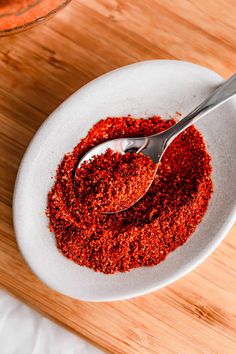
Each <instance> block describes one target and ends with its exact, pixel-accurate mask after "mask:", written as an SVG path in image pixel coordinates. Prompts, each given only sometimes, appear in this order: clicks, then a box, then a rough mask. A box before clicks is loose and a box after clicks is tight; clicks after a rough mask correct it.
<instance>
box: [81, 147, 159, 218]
mask: <svg viewBox="0 0 236 354" xmlns="http://www.w3.org/2000/svg"><path fill="white" fill-rule="evenodd" d="M155 170H156V165H155V163H154V162H153V161H152V160H151V159H150V158H149V157H148V156H145V155H143V154H141V153H139V154H136V153H126V154H124V155H122V154H120V153H118V152H114V151H112V150H111V149H108V150H107V151H106V152H105V154H102V155H98V156H95V157H94V158H93V159H92V161H86V162H84V163H83V164H82V165H81V167H80V168H79V169H78V171H77V173H76V177H75V192H76V196H77V197H78V198H80V200H81V201H82V199H83V202H84V203H85V204H86V207H87V208H89V211H91V212H94V211H99V212H103V213H104V212H118V211H120V210H123V209H126V208H128V207H130V206H131V205H133V204H134V203H135V202H136V201H137V200H138V199H139V198H141V197H142V195H143V194H145V192H146V190H147V188H148V186H149V185H150V183H151V181H152V179H153V176H154V174H155Z"/></svg>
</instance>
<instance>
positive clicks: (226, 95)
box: [77, 74, 236, 214]
mask: <svg viewBox="0 0 236 354" xmlns="http://www.w3.org/2000/svg"><path fill="white" fill-rule="evenodd" d="M235 94H236V74H234V75H233V76H231V77H230V78H229V79H228V80H227V81H225V82H223V83H222V84H221V85H220V86H218V87H217V88H216V90H215V91H214V92H213V94H212V95H211V96H209V97H208V98H207V99H205V100H204V101H203V102H202V103H201V104H200V105H199V106H197V107H196V108H195V109H194V110H193V111H192V112H190V113H189V114H188V115H186V116H185V117H184V118H182V119H181V120H180V121H179V122H178V123H176V124H175V125H173V126H172V127H171V128H169V129H167V130H166V131H164V132H163V133H159V134H154V135H150V136H147V137H138V138H120V139H113V140H109V141H106V142H104V143H102V144H99V145H97V146H95V147H94V148H92V149H91V150H90V151H88V152H87V153H86V154H85V155H84V156H83V158H82V159H81V160H80V161H79V163H78V166H77V168H79V167H80V166H81V164H82V163H83V162H85V161H88V160H90V159H91V158H92V157H93V156H94V155H101V154H103V153H105V151H106V150H107V149H108V148H110V149H112V150H113V151H117V152H119V153H121V154H125V153H127V152H136V153H139V152H142V153H143V154H145V155H147V156H149V157H150V158H151V159H152V160H153V161H154V162H155V163H156V166H157V168H156V171H155V173H154V175H153V179H154V177H155V175H156V172H157V170H158V163H159V162H160V160H161V158H162V156H163V154H164V152H165V150H166V148H167V147H168V146H169V145H170V144H171V142H172V141H173V140H174V139H175V138H176V137H177V136H178V135H179V134H180V133H182V132H183V131H184V130H185V129H186V128H188V127H189V126H190V125H192V124H193V123H195V122H196V121H197V120H198V119H200V118H202V117H203V116H205V115H206V114H207V113H209V112H210V111H212V110H213V109H215V108H217V107H219V106H220V105H221V104H223V103H224V102H226V101H228V100H229V99H230V98H232V97H233V96H234V95H235ZM153 179H152V181H151V182H150V184H149V186H148V187H147V189H146V192H145V193H144V194H146V193H147V191H148V189H149V188H150V186H151V184H152V182H153ZM144 194H143V195H144ZM143 195H142V196H141V197H140V198H138V199H137V200H136V201H135V203H137V201H138V200H140V199H141V198H142V197H143ZM135 203H133V204H132V205H134V204H135ZM132 205H130V206H129V208H130V207H131V206H132ZM126 209H128V208H126ZM123 210H125V209H123ZM119 211H122V210H119ZM110 214H112V212H110Z"/></svg>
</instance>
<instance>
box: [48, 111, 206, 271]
mask: <svg viewBox="0 0 236 354" xmlns="http://www.w3.org/2000/svg"><path fill="white" fill-rule="evenodd" d="M173 124H175V121H174V120H173V119H170V120H168V121H165V120H162V119H161V117H159V116H155V117H152V118H149V119H136V118H132V117H130V116H128V117H121V118H107V119H105V120H101V121H100V122H98V123H97V124H95V125H94V127H93V128H92V129H91V130H90V131H89V133H88V135H87V136H86V137H85V138H84V139H82V140H81V142H80V143H79V144H78V145H77V146H76V147H75V148H74V150H73V152H71V153H68V154H66V155H65V156H64V159H63V161H62V162H61V163H60V165H59V167H58V170H57V175H56V180H55V184H54V186H53V187H52V189H51V191H50V192H49V195H48V206H47V215H48V217H49V220H50V230H51V231H52V232H53V233H54V235H55V238H56V242H57V247H58V249H59V250H60V252H62V253H63V254H64V255H65V256H66V257H68V258H69V259H72V260H73V261H74V262H76V263H77V264H79V265H81V266H86V267H89V268H92V269H94V270H95V271H99V272H103V273H106V274H112V273H115V272H127V271H130V270H131V269H133V268H138V267H141V266H153V265H156V264H158V263H159V262H161V261H162V260H164V259H165V257H166V256H167V255H168V254H169V253H170V252H172V251H174V250H175V249H176V248H177V247H179V246H181V245H182V244H184V243H185V242H186V241H187V239H188V238H189V237H190V236H191V234H192V233H193V232H194V231H195V229H196V227H197V225H198V224H199V223H200V222H201V220H202V218H203V216H204V214H205V212H206V210H207V206H208V202H209V199H210V197H211V193H212V181H211V177H210V176H211V163H210V156H209V154H208V153H207V151H206V147H205V143H204V140H203V138H202V136H201V134H200V133H199V132H198V130H197V129H196V128H195V127H193V126H192V127H190V128H188V129H187V130H186V131H185V132H183V133H182V134H180V135H179V136H178V137H177V138H176V139H175V140H174V141H173V143H172V144H171V145H170V146H169V147H168V149H167V151H166V152H165V154H164V156H163V158H162V161H161V163H160V165H159V167H158V173H157V175H156V177H155V179H154V182H153V184H152V186H151V188H150V189H149V190H148V192H147V194H146V195H145V196H144V197H142V198H141V199H140V200H139V201H138V202H137V203H136V204H134V205H133V206H132V207H131V208H129V209H127V210H124V211H122V212H119V213H115V214H103V213H102V212H104V211H108V210H109V211H110V210H111V208H113V209H114V208H117V209H116V210H118V209H120V207H122V208H123V207H125V206H129V205H130V204H132V201H135V200H136V199H137V196H138V194H139V193H140V195H142V194H143V190H144V189H145V190H146V187H147V184H148V183H149V182H150V179H152V177H151V176H153V173H154V170H155V165H154V164H153V162H152V161H151V160H150V159H149V158H148V157H146V156H144V155H142V154H132V153H129V154H125V155H120V154H118V153H116V152H113V151H111V150H108V151H107V152H106V153H105V154H103V155H101V156H96V157H95V158H93V160H92V161H90V162H86V163H84V164H83V165H82V168H80V169H79V171H77V173H76V177H75V178H74V176H75V170H76V167H77V164H78V161H79V160H80V159H81V158H82V157H83V155H84V154H85V153H86V152H87V151H88V150H90V149H91V148H92V147H94V146H96V145H98V144H100V143H102V142H104V141H106V140H110V139H114V138H122V137H136V136H147V135H151V134H155V133H158V132H161V131H164V130H166V129H168V128H169V127H170V126H172V125H173ZM114 211H115V209H114Z"/></svg>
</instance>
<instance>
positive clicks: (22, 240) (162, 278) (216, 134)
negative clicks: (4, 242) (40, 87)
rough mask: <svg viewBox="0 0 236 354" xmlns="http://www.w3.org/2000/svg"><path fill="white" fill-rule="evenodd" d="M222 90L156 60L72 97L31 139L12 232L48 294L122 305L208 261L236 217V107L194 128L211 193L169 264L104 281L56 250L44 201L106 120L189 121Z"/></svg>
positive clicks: (194, 68) (200, 71) (214, 79)
mask: <svg viewBox="0 0 236 354" xmlns="http://www.w3.org/2000/svg"><path fill="white" fill-rule="evenodd" d="M221 82H222V78H221V77H220V76H219V75H217V74H216V73H215V72H213V71H211V70H208V69H206V68H203V67H201V66H198V65H194V64H191V63H186V62H180V61H174V60H171V61H170V60H153V61H146V62H141V63H137V64H134V65H129V66H126V67H123V68H121V69H118V70H115V71H112V72H110V73H108V74H106V75H103V76H101V77H99V78H98V79H96V80H94V81H92V82H90V83H89V84H87V85H86V86H84V87H83V88H82V89H80V90H78V91H77V92H75V93H74V94H73V95H72V96H71V97H69V98H68V99H67V100H66V101H65V102H64V103H63V104H62V105H60V107H58V108H57V109H56V110H55V111H54V112H53V113H52V114H51V115H50V117H49V118H48V119H47V120H46V121H45V122H44V123H43V125H42V126H41V128H40V129H39V130H38V132H37V133H36V134H35V136H34V138H33V139H32V141H31V143H30V145H29V147H28V149H27V151H26V153H25V156H24V158H23V160H22V162H21V165H20V168H19V172H18V176H17V180H16V184H15V192H14V201H13V207H14V226H15V232H16V238H17V242H18V245H19V248H20V250H21V252H22V254H23V256H24V258H25V260H26V262H27V263H28V265H29V266H30V268H31V269H32V271H33V272H34V273H35V274H36V275H37V276H38V277H39V278H40V279H41V280H42V281H43V282H45V283H46V284H47V285H48V286H49V287H51V288H53V289H55V290H57V291H59V292H60V293H63V294H66V295H69V296H71V297H73V298H77V299H80V300H88V301H111V300H121V299H128V298H131V297H135V296H138V295H142V294H145V293H148V292H151V291H153V290H157V289H160V288H162V287H164V286H166V285H168V284H170V283H172V282H174V281H175V280H177V279H179V278H180V277H182V276H183V275H185V274H187V273H188V272H190V271H191V270H192V269H194V268H195V267H196V266H197V265H198V264H200V263H201V262H202V261H203V260H204V259H206V258H207V256H209V254H210V253H211V252H212V251H213V250H214V249H215V248H216V247H217V246H218V245H219V243H220V242H221V241H222V240H223V238H224V236H225V235H226V234H227V232H228V231H229V229H230V227H231V226H232V224H233V222H234V219H235V215H236V184H235V172H236V169H235V157H236V139H235V136H236V101H235V100H231V101H230V102H228V103H226V104H225V105H223V106H221V108H219V109H217V110H216V111H214V112H212V113H210V114H208V116H206V117H204V118H203V119H202V120H200V121H199V122H198V123H197V124H196V126H197V128H198V129H199V130H200V131H201V132H202V133H203V135H204V138H205V140H206V142H207V148H208V151H209V152H210V154H211V156H212V165H213V176H212V177H213V183H214V193H213V196H212V199H211V201H210V204H209V208H208V211H207V213H206V215H205V216H204V218H203V221H202V222H201V224H200V225H199V226H198V227H197V230H196V232H195V233H194V234H193V235H192V236H191V237H190V239H189V240H188V241H187V242H186V243H185V244H184V245H183V246H182V247H179V248H178V249H177V250H176V251H175V252H172V253H171V254H170V255H169V256H168V257H167V258H166V260H165V261H163V262H162V263H160V264H159V265H157V266H154V267H146V268H139V269H135V270H132V271H131V272H129V273H118V274H115V275H104V274H102V273H96V272H94V271H93V270H90V269H88V268H85V267H80V266H78V265H77V264H75V263H74V262H72V261H70V260H69V259H67V258H66V257H64V256H63V255H62V254H60V253H59V252H58V250H57V247H56V243H55V239H54V235H53V234H51V233H50V232H49V230H48V219H47V217H46V216H45V208H46V204H47V194H48V191H49V190H50V188H51V186H52V184H53V180H52V179H51V177H52V176H54V175H55V171H56V168H57V165H58V163H59V162H60V160H61V159H62V157H63V155H64V154H65V153H66V152H69V151H71V150H72V149H73V147H74V146H75V145H76V144H77V143H78V142H79V140H80V139H81V138H82V137H84V136H85V135H86V133H87V132H88V130H89V129H90V128H91V127H92V126H93V125H94V123H96V122H97V121H98V120H100V119H101V118H106V117H107V116H123V115H127V114H131V115H132V116H134V117H149V116H152V115H155V114H161V115H162V116H163V117H164V118H168V117H169V115H174V114H175V113H176V112H177V111H178V112H182V113H183V114H185V113H188V112H189V111H190V110H192V109H193V108H194V107H195V106H197V105H198V104H199V103H200V102H201V101H202V100H203V99H204V98H206V97H207V96H208V95H209V94H210V93H211V92H212V91H213V89H214V88H215V87H216V86H217V85H218V84H220V83H221Z"/></svg>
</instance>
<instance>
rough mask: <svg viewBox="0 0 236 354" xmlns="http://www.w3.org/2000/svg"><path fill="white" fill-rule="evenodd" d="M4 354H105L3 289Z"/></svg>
mask: <svg viewBox="0 0 236 354" xmlns="http://www.w3.org/2000/svg"><path fill="white" fill-rule="evenodd" d="M0 353H1V354H55V353H57V354H102V351H101V350H99V349H97V348H96V347H94V346H93V345H92V344H90V343H89V342H87V341H86V340H85V339H83V338H81V337H80V336H78V335H75V334H73V333H71V332H69V331H67V330H65V329H64V328H63V327H60V326H59V325H57V324H55V323H54V322H52V321H50V320H49V319H47V318H45V317H44V316H42V315H41V314H39V313H37V312H36V311H34V310H32V309H31V308H30V307H28V306H26V305H24V304H23V303H22V302H20V301H19V300H17V299H15V298H14V297H13V296H11V295H9V294H8V293H6V292H5V291H4V290H1V289H0Z"/></svg>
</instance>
